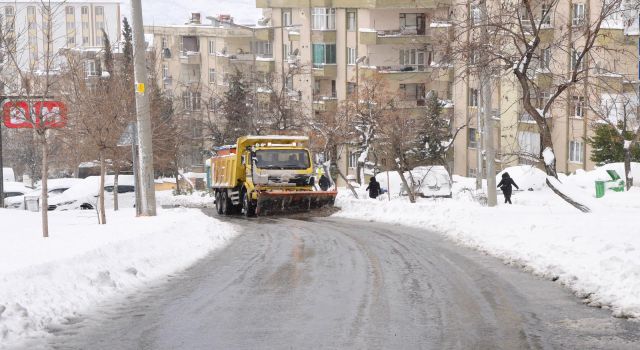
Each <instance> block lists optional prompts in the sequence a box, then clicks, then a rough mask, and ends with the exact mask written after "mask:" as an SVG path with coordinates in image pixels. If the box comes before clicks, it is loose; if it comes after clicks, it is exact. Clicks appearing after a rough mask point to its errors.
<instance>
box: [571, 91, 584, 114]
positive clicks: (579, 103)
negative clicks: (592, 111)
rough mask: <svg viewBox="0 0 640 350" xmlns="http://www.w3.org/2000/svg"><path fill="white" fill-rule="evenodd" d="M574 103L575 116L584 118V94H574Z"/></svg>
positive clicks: (572, 99)
mask: <svg viewBox="0 0 640 350" xmlns="http://www.w3.org/2000/svg"><path fill="white" fill-rule="evenodd" d="M571 101H572V103H573V106H572V107H573V108H572V109H573V117H575V118H582V117H584V97H582V96H573V97H572V98H571Z"/></svg>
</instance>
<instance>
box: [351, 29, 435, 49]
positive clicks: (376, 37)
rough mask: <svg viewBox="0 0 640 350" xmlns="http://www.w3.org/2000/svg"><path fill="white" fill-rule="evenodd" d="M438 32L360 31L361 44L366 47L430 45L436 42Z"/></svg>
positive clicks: (412, 30)
mask: <svg viewBox="0 0 640 350" xmlns="http://www.w3.org/2000/svg"><path fill="white" fill-rule="evenodd" d="M436 32H437V31H436V30H427V31H422V32H418V30H416V29H396V30H378V31H376V30H374V29H360V31H359V35H360V43H362V44H364V45H408V44H428V43H431V42H433V41H434V37H433V35H435V34H436Z"/></svg>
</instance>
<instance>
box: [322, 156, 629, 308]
mask: <svg viewBox="0 0 640 350" xmlns="http://www.w3.org/2000/svg"><path fill="white" fill-rule="evenodd" d="M518 168H519V169H513V168H510V169H507V171H509V173H510V174H511V175H512V177H513V178H514V179H515V181H516V182H517V183H518V185H521V184H522V186H521V188H526V187H531V188H533V189H534V190H533V191H516V192H514V194H513V198H512V200H513V201H514V205H513V206H509V205H504V204H502V203H500V204H499V206H498V207H497V208H487V207H483V206H481V205H480V204H478V202H476V201H475V200H474V192H473V190H472V189H473V188H475V179H471V178H463V177H459V176H454V190H453V191H454V195H453V197H454V199H437V200H432V199H421V198H419V199H418V202H417V203H416V204H411V203H409V202H408V200H407V198H405V197H399V198H398V197H396V198H393V197H392V198H393V199H392V200H391V201H389V200H388V197H387V196H382V197H381V198H378V199H377V200H371V199H360V200H356V199H354V198H352V196H351V195H350V194H349V193H348V191H340V193H339V196H338V198H337V200H336V205H337V206H338V207H340V208H341V209H342V210H341V211H340V212H338V213H336V214H335V216H339V217H345V218H352V219H362V220H369V221H376V222H385V223H390V224H401V225H407V226H412V227H416V228H423V229H427V230H433V231H436V232H439V233H442V234H444V235H445V236H447V237H448V238H450V239H451V240H453V241H455V242H457V243H459V244H462V245H466V246H469V247H471V248H475V249H478V250H481V251H484V252H486V253H488V254H491V255H494V256H496V257H498V258H501V259H503V260H504V261H505V262H507V263H510V264H515V265H519V266H523V267H524V268H525V269H526V270H529V271H532V272H534V273H536V274H538V275H541V276H544V277H547V278H549V279H553V280H556V279H557V280H558V281H559V282H560V283H562V284H563V285H565V286H567V287H568V288H570V289H571V290H572V291H573V292H575V293H576V295H578V296H579V297H583V298H585V301H586V302H588V303H589V304H591V305H594V306H603V307H610V308H611V309H612V311H613V313H614V315H616V316H629V317H640V253H639V252H640V234H639V233H640V230H639V229H638V225H637V220H636V218H637V217H638V213H639V212H640V188H638V189H637V188H633V189H632V191H629V192H625V193H615V192H607V193H606V195H605V197H604V198H602V199H599V200H596V199H595V198H593V195H594V194H593V191H594V190H593V182H591V185H589V186H587V187H586V188H584V189H583V188H580V187H579V186H577V185H576V184H575V182H573V180H574V179H571V177H572V176H569V177H565V178H564V179H563V181H564V183H566V186H565V187H563V188H564V189H567V190H568V191H571V192H575V193H574V194H575V195H579V196H580V199H582V200H587V201H589V202H590V203H589V205H593V206H594V207H596V209H597V210H595V211H594V212H592V213H589V214H585V213H581V212H580V211H578V210H576V209H575V208H573V207H572V206H570V205H569V204H567V203H566V202H564V201H563V200H561V199H560V198H559V197H558V196H557V195H555V194H554V193H553V192H552V191H551V189H549V188H548V187H547V186H545V185H542V184H541V181H544V180H546V176H544V173H542V174H540V173H539V172H538V171H535V170H533V171H531V172H529V173H528V170H527V169H525V167H518ZM529 168H530V167H529ZM529 170H530V169H529ZM527 173H528V174H529V175H526V174H527ZM499 176H500V175H499ZM584 176H590V177H593V176H597V174H589V175H584ZM391 185H392V187H393V186H394V184H393V181H392V184H391ZM498 199H499V201H500V200H501V199H502V198H501V197H498Z"/></svg>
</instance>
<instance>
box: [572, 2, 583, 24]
mask: <svg viewBox="0 0 640 350" xmlns="http://www.w3.org/2000/svg"><path fill="white" fill-rule="evenodd" d="M584 18H585V13H584V4H573V10H572V11H571V24H573V25H574V26H580V25H582V24H584Z"/></svg>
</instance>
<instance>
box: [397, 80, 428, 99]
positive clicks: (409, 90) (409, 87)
mask: <svg viewBox="0 0 640 350" xmlns="http://www.w3.org/2000/svg"><path fill="white" fill-rule="evenodd" d="M425 93H426V90H425V87H424V84H400V96H402V98H403V99H404V100H409V101H416V100H424V98H425Z"/></svg>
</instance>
